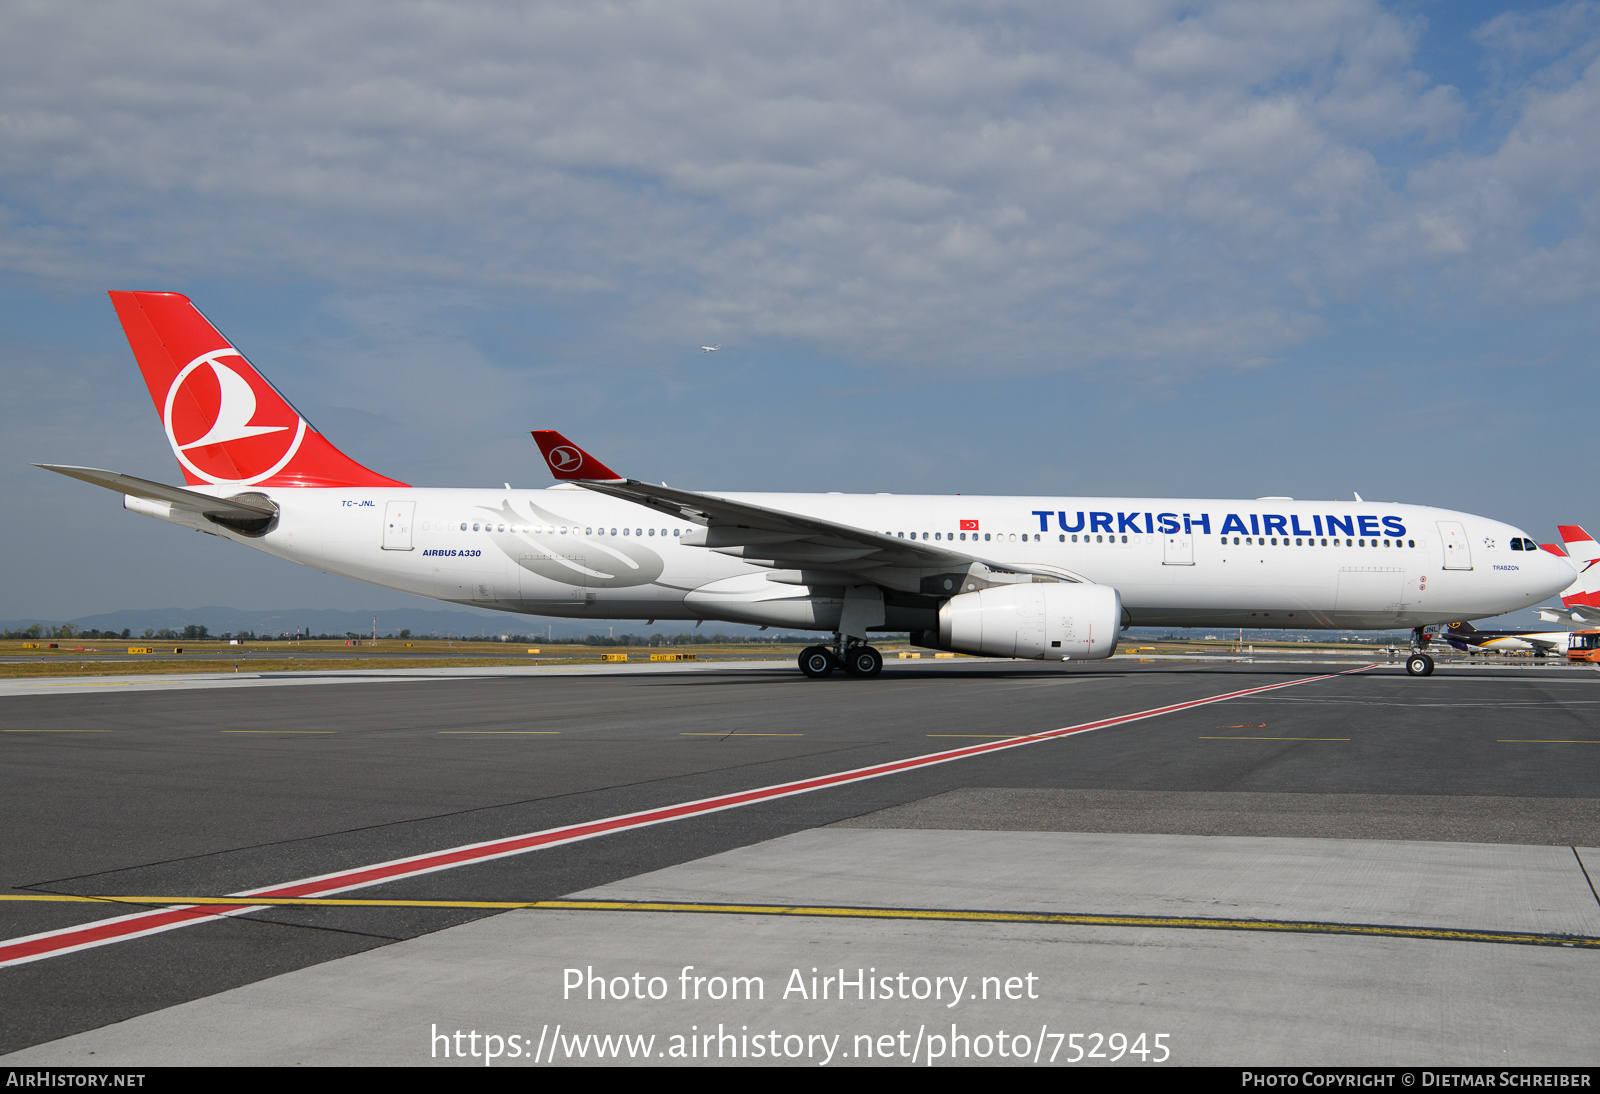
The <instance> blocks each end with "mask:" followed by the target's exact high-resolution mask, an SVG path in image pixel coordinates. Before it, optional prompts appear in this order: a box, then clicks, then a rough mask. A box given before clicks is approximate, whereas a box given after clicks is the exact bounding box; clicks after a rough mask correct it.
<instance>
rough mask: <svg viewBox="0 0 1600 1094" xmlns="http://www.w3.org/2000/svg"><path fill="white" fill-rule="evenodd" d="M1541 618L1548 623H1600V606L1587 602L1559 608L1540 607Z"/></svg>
mask: <svg viewBox="0 0 1600 1094" xmlns="http://www.w3.org/2000/svg"><path fill="white" fill-rule="evenodd" d="M1539 618H1540V619H1543V620H1544V621H1545V622H1546V623H1584V624H1588V625H1590V626H1594V625H1595V624H1600V608H1593V607H1590V606H1589V605H1587V604H1565V605H1562V606H1561V607H1559V608H1540V609H1539Z"/></svg>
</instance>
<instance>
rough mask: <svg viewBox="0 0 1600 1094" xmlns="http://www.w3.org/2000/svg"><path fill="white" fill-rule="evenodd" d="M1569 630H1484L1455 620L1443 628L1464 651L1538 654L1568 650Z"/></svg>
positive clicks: (1441, 634) (1448, 639)
mask: <svg viewBox="0 0 1600 1094" xmlns="http://www.w3.org/2000/svg"><path fill="white" fill-rule="evenodd" d="M1568 633H1569V632H1567V631H1526V630H1523V631H1517V630H1501V631H1480V630H1478V629H1477V628H1476V627H1474V626H1473V625H1472V624H1471V623H1451V624H1450V625H1449V626H1448V627H1446V628H1445V629H1444V630H1442V631H1440V632H1439V637H1440V638H1442V639H1444V640H1445V641H1446V642H1448V643H1449V644H1450V645H1451V646H1453V647H1454V648H1456V649H1458V650H1460V651H1461V652H1462V653H1471V652H1473V651H1475V650H1482V651H1485V652H1490V653H1528V652H1531V653H1533V654H1534V655H1535V656H1537V657H1544V656H1545V655H1546V654H1551V653H1554V654H1564V653H1566V652H1567V635H1568Z"/></svg>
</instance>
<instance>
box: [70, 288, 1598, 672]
mask: <svg viewBox="0 0 1600 1094" xmlns="http://www.w3.org/2000/svg"><path fill="white" fill-rule="evenodd" d="M111 300H112V303H113V304H114V305H115V307H116V309H117V315H118V317H119V318H120V319H121V321H122V326H123V330H124V331H125V332H126V333H127V336H128V342H129V344H130V345H131V346H132V348H133V354H134V357H135V359H136V360H137V361H138V364H139V369H140V371H141V372H142V373H143V374H144V378H145V382H146V384H148V385H149V388H150V395H151V398H152V399H153V400H154V401H155V406H156V410H157V411H158V412H159V413H160V415H161V424H162V427H163V428H164V429H165V431H166V435H167V442H168V443H169V444H170V445H171V446H172V452H173V455H174V456H176V457H177V459H178V463H179V465H180V466H181V467H182V469H183V475H184V480H185V483H186V484H187V485H186V486H184V487H175V486H166V485H163V484H160V483H155V482H150V481H147V480H144V479H137V478H134V477H132V476H128V475H122V474H118V473H116V472H112V471H102V470H97V469H94V468H83V467H64V466H58V465H50V464H41V465H40V466H42V467H47V468H48V469H49V470H52V471H58V472H60V473H62V474H65V475H70V476H72V477H74V478H79V479H83V480H85V481H87V482H92V483H95V484H97V485H99V486H104V487H107V488H109V489H112V490H115V491H117V492H118V493H121V494H123V495H125V496H124V498H123V506H124V508H127V509H130V510H132V511H134V512H136V513H143V514H145V515H146V516H152V517H157V518H159V519H161V520H165V521H170V522H171V523H173V524H178V525H182V526H184V527H186V528H193V529H197V530H199V531H202V532H208V533H210V534H212V535H216V536H221V537H223V538H225V539H230V540H233V541H234V542H237V543H242V544H245V545H247V546H250V547H255V548H258V549H260V550H263V551H267V552H269V553H271V554H274V555H277V556H279V557H280V558H286V559H289V560H290V561H293V562H300V563H305V564H306V565H308V566H315V567H317V568H318V569H320V570H326V571H329V572H331V573H337V574H343V575H345V576H347V577H353V578H357V579H359V580H361V581H368V582H371V583H373V584H375V585H382V586H385V587H387V588H391V589H400V590H403V591H405V592H408V593H416V594H418V595H420V596H427V597H432V598H434V599H436V600H444V601H449V602H452V603H457V604H470V605H475V606H478V607H485V608H495V609H499V610H501V611H507V612H519V613H524V614H529V615H546V616H564V617H568V618H576V619H684V620H688V619H695V620H703V619H710V620H722V621H727V622H733V623H753V624H761V625H766V626H774V627H785V628H793V629H802V630H815V631H822V632H831V633H832V635H833V639H832V642H831V643H829V644H826V645H817V646H813V647H811V648H810V649H807V650H806V651H805V652H804V653H803V654H802V655H801V657H800V667H801V669H802V670H803V671H804V672H805V673H806V674H807V675H810V676H826V675H828V674H829V673H831V672H832V671H833V670H834V669H835V668H836V667H843V668H844V670H845V671H846V672H848V673H850V674H851V675H855V676H863V677H870V676H875V675H876V674H877V673H878V672H879V671H880V670H881V668H882V665H883V658H882V657H881V656H880V655H879V654H878V652H877V651H876V650H875V649H873V648H872V646H871V645H870V638H871V636H872V635H873V634H874V633H877V632H883V631H909V632H911V635H912V641H913V642H915V643H917V644H920V645H923V646H928V647H932V648H935V649H943V650H953V651H958V652H962V653H970V654H978V655H987V656H994V657H1023V658H1035V659H1040V660H1058V659H1059V660H1068V659H1093V658H1103V657H1109V656H1111V654H1112V653H1113V651H1114V650H1115V649H1116V645H1117V635H1118V633H1119V631H1120V630H1121V629H1122V628H1123V627H1125V626H1129V625H1141V626H1166V627H1217V628H1224V627H1296V628H1372V629H1377V628H1394V627H1411V628H1414V634H1416V635H1417V636H1418V638H1419V640H1420V636H1421V628H1422V627H1424V626H1426V625H1428V624H1433V623H1445V622H1452V621H1455V620H1461V619H1481V618H1483V617H1485V616H1493V615H1499V614H1501V613H1503V612H1508V611H1512V610H1515V609H1518V608H1525V607H1528V606H1530V605H1533V604H1537V603H1539V602H1540V601H1542V600H1544V599H1545V598H1546V597H1549V596H1550V595H1552V594H1553V593H1556V592H1558V591H1560V590H1561V589H1563V588H1565V587H1566V586H1567V585H1569V584H1570V583H1571V582H1572V581H1573V578H1574V571H1573V568H1572V566H1571V565H1570V564H1569V563H1568V562H1567V560H1565V559H1564V558H1560V557H1557V556H1556V555H1553V554H1551V553H1549V552H1546V551H1542V550H1539V549H1538V548H1537V547H1536V545H1535V544H1534V542H1533V540H1532V539H1530V538H1529V537H1528V536H1527V535H1525V534H1524V533H1523V532H1522V531H1521V530H1520V529H1517V528H1513V527H1511V526H1510V525H1506V524H1502V523H1500V522H1498V521H1493V520H1488V519H1486V518H1484V517H1478V516H1473V515H1471V514H1468V513H1456V512H1451V511H1448V510H1443V509H1431V508H1427V507H1423V506H1418V505H1401V504H1392V503H1376V502H1364V501H1358V502H1354V503H1351V502H1304V501H1300V502H1297V501H1294V500H1292V499H1289V498H1261V499H1257V500H1255V501H1217V500H1181V499H1170V498H1077V497H1072V498H1047V497H975V496H965V497H963V496H956V497H943V496H926V495H903V494H900V495H896V494H708V493H698V492H694V491H690V490H678V489H673V488H670V487H667V486H653V485H651V484H649V483H645V482H640V481H637V480H634V479H628V478H624V477H623V476H621V475H618V474H616V473H615V472H614V471H612V470H611V469H610V468H608V467H606V466H605V465H604V464H602V463H601V462H599V461H598V460H596V459H595V458H594V457H593V456H591V455H589V454H588V453H586V452H584V451H583V450H582V449H581V448H579V447H578V446H577V445H575V444H573V443H572V442H570V441H568V440H567V439H566V438H564V437H562V436H561V435H560V434H559V433H554V432H547V431H541V432H536V433H534V435H533V436H534V439H535V440H536V441H537V442H538V445H539V449H540V451H541V452H542V453H543V454H544V458H545V462H546V464H547V465H548V467H549V468H550V471H551V473H552V474H553V475H554V476H555V478H556V479H557V480H559V481H558V482H557V484H556V485H555V486H552V487H549V488H547V489H544V490H512V489H510V488H509V487H508V488H506V489H432V488H418V487H412V486H407V485H406V484H405V483H403V482H398V481H396V480H394V479H391V478H387V477H385V476H383V475H379V474H377V473H376V472H373V471H370V470H368V469H367V468H365V467H363V466H361V465H360V464H358V463H356V462H355V461H354V460H352V459H350V458H349V457H348V456H346V455H345V454H344V453H342V452H340V451H339V450H338V449H337V448H335V447H334V446H333V445H332V444H330V443H329V442H328V440H327V439H326V438H324V437H323V436H322V434H321V433H319V432H317V431H316V430H315V429H314V428H313V427H312V426H311V424H310V423H309V422H307V421H306V419H305V418H304V417H303V416H302V415H301V414H300V413H299V412H298V411H297V410H295V408H294V407H293V406H292V405H291V404H290V403H289V402H288V400H286V399H285V398H283V396H281V395H280V394H278V392H277V390H276V389H274V388H273V387H272V385H271V384H269V383H267V381H266V380H265V379H264V378H263V377H262V376H261V375H260V373H258V372H257V371H256V370H255V369H254V368H253V367H252V366H251V365H250V363H249V362H248V361H246V360H245V358H244V356H243V355H242V354H241V353H240V352H239V351H238V350H237V349H235V348H234V347H233V346H232V345H230V344H229V342H228V341H227V339H225V338H223V337H222V335H221V334H219V333H218V332H217V331H216V329H215V328H214V327H213V326H212V325H211V324H210V323H209V322H207V321H206V319H205V317H204V316H202V315H201V314H200V312H199V311H198V310H196V309H195V307H194V305H192V304H191V303H190V302H189V300H188V299H187V298H186V297H183V296H180V295H179V294H177V293H158V292H114V293H112V294H111ZM1407 668H1408V670H1409V671H1410V672H1412V673H1413V674H1414V675H1425V674H1427V673H1429V672H1431V671H1432V670H1433V662H1432V660H1431V659H1429V658H1428V656H1427V655H1426V654H1425V653H1422V652H1421V650H1420V648H1418V649H1416V650H1415V651H1414V653H1413V656H1412V657H1411V658H1410V659H1409V660H1408V662H1407Z"/></svg>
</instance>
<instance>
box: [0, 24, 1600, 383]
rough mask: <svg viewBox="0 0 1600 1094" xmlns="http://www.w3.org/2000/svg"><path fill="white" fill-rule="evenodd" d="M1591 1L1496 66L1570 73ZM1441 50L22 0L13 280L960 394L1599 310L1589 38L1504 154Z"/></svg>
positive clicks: (1329, 27)
mask: <svg viewBox="0 0 1600 1094" xmlns="http://www.w3.org/2000/svg"><path fill="white" fill-rule="evenodd" d="M1591 8H1592V5H1584V4H1577V5H1567V6H1566V7H1565V8H1563V9H1561V10H1560V11H1558V12H1557V13H1556V15H1552V16H1550V17H1549V18H1548V19H1546V20H1545V21H1544V22H1540V21H1538V20H1536V19H1535V20H1524V21H1522V22H1517V21H1515V20H1509V19H1507V20H1496V21H1495V22H1494V23H1491V24H1490V25H1489V26H1488V27H1487V28H1485V30H1484V32H1483V33H1482V34H1481V35H1480V38H1481V39H1482V40H1483V41H1484V42H1485V43H1486V44H1488V45H1489V46H1490V47H1491V48H1494V49H1498V50H1499V51H1500V54H1504V55H1509V54H1510V53H1516V55H1517V56H1518V57H1519V58H1520V57H1525V56H1528V55H1532V54H1536V53H1538V51H1539V50H1540V49H1545V50H1546V52H1548V49H1549V47H1548V45H1546V44H1541V43H1547V42H1548V41H1550V40H1551V36H1552V33H1553V32H1551V31H1549V29H1548V26H1547V24H1549V25H1556V26H1557V27H1558V30H1560V31H1561V32H1562V33H1569V34H1570V27H1571V26H1573V25H1581V26H1588V27H1591V29H1592V25H1593V20H1590V21H1589V22H1588V23H1585V22H1584V21H1583V20H1584V18H1587V16H1585V14H1584V13H1585V12H1588V11H1589V10H1590V9H1591ZM1552 20H1553V21H1554V22H1553V23H1552ZM1563 20H1564V21H1563ZM1421 30H1422V28H1421V25H1420V24H1416V23H1412V22H1408V21H1406V20H1403V19H1400V18H1397V17H1395V16H1393V15H1391V14H1389V13H1387V12H1386V11H1385V10H1384V9H1383V8H1382V7H1380V6H1378V5H1376V4H1375V3H1371V2H1367V0H1328V2H1322V3H1308V4H1281V3H1256V2H1247V0H1219V2H1215V3H1209V4H1199V5H1191V4H1179V3H1155V2H1146V3H1131V4H1120V5H1114V6H1111V5H1084V6H1082V7H1081V8H1080V7H1076V6H1067V5H1061V4H1056V3H1042V4H1037V5H1034V4H1024V3H1015V4H1009V5H998V6H994V5H978V4H972V5H965V4H954V3H950V4H942V5H919V4H907V3H887V2H885V3H851V4H844V3H815V4H805V5H795V4H779V3H770V2H768V3H763V2H759V0H741V2H732V0H701V2H681V3H671V4H667V3H659V2H645V0H639V2H626V3H623V2H618V3H609V4H593V3H581V4H579V3H574V4H543V5H536V6H527V5H521V4H494V3H451V4H442V3H423V2H411V3H396V4H390V5H380V6H374V5H355V4H346V3H318V4H309V3H307V4H300V5H288V6H284V5H278V6H275V7H273V8H271V9H267V8H252V7H250V6H239V5H232V6H217V5H212V4H202V3H165V4H161V3H149V2H142V3H137V4H135V3H110V4H96V5H93V6H92V7H82V8H80V7H76V6H74V5H64V4H42V3H41V4H32V5H20V6H18V5H14V6H13V7H12V9H11V12H10V14H9V15H8V33H7V35H6V37H5V39H4V40H3V41H0V102H3V103H4V107H3V108H0V142H3V143H4V146H5V147H6V148H7V155H6V157H5V158H4V160H3V161H0V203H3V206H4V208H3V209H0V212H3V213H4V215H5V220H4V221H3V222H0V228H3V231H0V266H3V267H4V268H6V269H9V270H11V271H14V272H21V273H25V274H32V275H37V276H41V277H47V278H51V279H55V280H75V281H87V282H93V283H95V284H96V285H97V286H98V284H99V282H100V281H102V280H104V279H107V278H109V277H113V276H115V277H117V278H119V279H120V278H127V277H134V276H137V277H138V278H140V279H141V280H143V281H146V282H148V281H149V280H150V279H151V278H160V277H197V276H229V277H239V276H252V275H258V274H259V275H262V276H268V277H283V276H287V277H291V278H315V279H319V280H323V281H325V282H328V283H330V284H332V285H333V286H335V288H336V289H337V290H338V291H340V292H342V293H344V294H346V296H347V297H352V296H359V295H361V294H364V293H375V294H378V295H380V296H381V295H384V294H389V293H400V294H405V293H416V294H418V295H424V294H421V293H420V289H421V288H424V287H427V286H438V285H449V286H452V287H454V288H455V289H457V290H459V289H462V288H475V289H478V290H481V291H483V292H484V293H487V294H501V295H505V294H525V295H526V296H527V297H528V298H530V299H533V300H536V301H538V302H539V304H540V305H541V306H542V307H544V308H550V309H559V308H562V307H579V308H584V309H590V310H591V311H593V312H594V313H595V314H600V313H602V312H603V313H604V314H605V315H607V316H608V317H609V322H608V324H607V326H608V327H609V332H608V333H607V334H606V335H605V337H606V338H608V339H611V340H612V344H614V345H615V346H616V347H617V353H618V357H619V359H621V360H624V361H626V360H627V359H628V356H629V353H630V352H632V353H634V354H636V355H637V354H641V353H642V352H643V350H642V349H641V348H640V347H648V346H652V345H658V344H660V343H661V342H662V341H663V340H678V341H684V342H689V341H693V340H695V339H698V338H701V337H725V338H729V339H733V338H738V339H742V340H744V341H746V342H750V341H756V340H761V339H798V340H802V341H805V342H808V343H811V344H813V345H815V346H816V347H818V348H820V349H821V350H822V351H824V352H831V353H837V354H840V355H842V356H845V357H847V358H849V359H852V360H858V361H882V362H888V363H892V364H897V365H901V366H906V367H919V368H932V369H940V370H944V369H953V368H960V367H968V366H969V365H970V363H971V362H972V361H974V360H981V361H984V362H986V363H988V365H989V367H992V368H995V369H1014V370H1018V371H1042V370H1052V369H1057V368H1062V367H1079V366H1083V365H1086V364H1091V363H1095V362H1104V361H1116V362H1119V363H1120V364H1123V365H1127V364H1133V365H1138V364H1140V363H1142V362H1162V363H1163V364H1178V365H1191V366H1192V365H1201V366H1204V365H1216V364H1239V363H1247V362H1253V361H1258V360H1260V359H1263V358H1270V357H1271V356H1272V355H1274V354H1276V353H1278V352H1280V351H1282V350H1283V349H1284V348H1285V347H1287V346H1291V345H1293V344H1294V343H1296V342H1297V341H1299V340H1302V339H1304V338H1305V337H1307V335H1308V334H1309V333H1310V332H1312V331H1315V330H1317V329H1319V326H1320V323H1321V319H1320V301H1323V300H1326V299H1330V298H1338V297H1349V296H1351V295H1352V294H1356V295H1359V294H1362V293H1369V294H1374V296H1375V298H1377V299H1382V298H1383V297H1384V296H1385V295H1386V293H1387V292H1388V291H1389V287H1388V285H1389V282H1388V280H1387V279H1389V278H1391V277H1395V276H1398V273H1397V271H1406V270H1415V269H1417V268H1422V269H1432V268H1434V267H1436V266H1439V265H1443V266H1444V267H1445V268H1447V269H1449V270H1450V271H1451V273H1452V275H1453V276H1454V277H1455V278H1456V279H1457V283H1459V284H1463V285H1465V286H1467V287H1468V288H1469V290H1472V291H1485V292H1488V291H1496V292H1498V291H1504V289H1505V287H1506V286H1507V285H1508V284H1511V285H1514V286H1515V288H1516V291H1518V292H1521V293H1524V294H1527V295H1529V296H1534V297H1538V296H1541V295H1544V296H1552V297H1553V296H1558V295H1560V293H1561V292H1566V293H1568V294H1569V295H1570V294H1571V293H1572V292H1574V291H1578V292H1591V291H1593V288H1592V286H1593V285H1594V284H1595V281H1596V279H1595V275H1594V268H1595V266H1594V264H1595V255H1596V251H1597V248H1596V245H1595V236H1594V231H1595V224H1594V216H1593V213H1594V209H1593V206H1592V202H1593V197H1592V195H1593V193H1594V190H1595V187H1594V182H1595V175H1596V168H1597V164H1596V156H1597V155H1600V152H1597V146H1596V145H1595V143H1594V142H1593V141H1592V139H1590V136H1589V135H1590V134H1592V133H1593V132H1595V131H1596V130H1595V121H1596V118H1595V109H1596V104H1595V77H1594V73H1593V71H1592V70H1590V69H1584V68H1583V67H1582V66H1581V65H1576V66H1575V65H1574V63H1573V62H1571V60H1570V58H1571V57H1572V56H1574V55H1577V54H1581V53H1582V50H1581V49H1579V50H1577V51H1576V54H1575V53H1574V51H1573V50H1571V49H1569V50H1567V51H1565V52H1562V53H1561V54H1560V57H1561V60H1560V61H1559V62H1556V63H1559V64H1565V65H1566V66H1567V67H1566V68H1565V69H1562V70H1561V71H1560V72H1556V71H1554V69H1552V67H1551V65H1550V64H1549V63H1545V62H1540V63H1541V64H1543V65H1544V67H1539V68H1537V74H1538V78H1537V79H1535V78H1533V77H1529V81H1530V83H1529V87H1530V88H1531V90H1529V91H1528V92H1527V94H1526V95H1525V96H1524V97H1523V98H1522V99H1521V100H1519V103H1520V105H1519V106H1518V114H1517V117H1516V119H1515V124H1513V125H1511V126H1510V127H1509V131H1508V134H1507V136H1506V139H1505V141H1504V142H1503V144H1502V145H1501V146H1500V147H1499V148H1497V149H1495V150H1493V151H1492V152H1491V153H1489V154H1486V155H1475V154H1472V153H1469V152H1466V151H1463V150H1460V149H1459V148H1457V147H1456V146H1454V145H1453V144H1452V140H1453V136H1454V134H1455V132H1456V130H1457V128H1458V127H1459V126H1460V125H1461V123H1462V121H1463V119H1464V117H1465V113H1466V110H1465V107H1464V105H1463V103H1462V102H1461V101H1460V97H1459V95H1457V94H1456V93H1455V91H1454V89H1452V88H1448V87H1440V86H1433V85H1430V84H1429V83H1428V82H1427V81H1426V80H1425V79H1423V78H1422V77H1421V76H1420V75H1419V74H1418V73H1417V72H1416V71H1414V70H1413V69H1412V67H1411V56H1412V52H1413V50H1414V49H1415V46H1416V41H1417V39H1418V36H1419V34H1420V33H1421ZM1541 56H1543V55H1541ZM1519 63H1521V62H1519ZM1563 73H1565V75H1563ZM1397 167H1398V168H1399V169H1400V170H1398V171H1397V170H1396V168H1397ZM1406 169H1410V172H1409V174H1406V173H1405V170H1406ZM1552 201H1554V202H1556V203H1557V204H1560V203H1562V202H1565V203H1568V204H1569V205H1570V206H1571V208H1572V210H1573V214H1572V217H1571V218H1569V219H1570V223H1567V222H1566V221H1563V222H1562V223H1561V226H1558V227H1557V228H1555V229H1549V228H1548V227H1547V228H1546V229H1545V231H1544V234H1543V235H1542V236H1541V235H1540V234H1539V228H1538V222H1539V218H1540V215H1541V211H1542V210H1546V209H1548V208H1549V207H1550V204H1551V202H1552ZM1574 286H1578V288H1576V289H1575V288H1574ZM629 347H632V348H631V351H630V348H629ZM485 367H489V366H485Z"/></svg>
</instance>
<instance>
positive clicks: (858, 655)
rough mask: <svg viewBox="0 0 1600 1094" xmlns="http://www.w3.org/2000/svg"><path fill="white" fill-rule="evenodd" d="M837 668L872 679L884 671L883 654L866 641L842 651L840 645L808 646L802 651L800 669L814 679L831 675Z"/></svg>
mask: <svg viewBox="0 0 1600 1094" xmlns="http://www.w3.org/2000/svg"><path fill="white" fill-rule="evenodd" d="M836 668H843V669H844V671H845V672H846V673H847V674H848V675H850V676H855V677H859V678H860V679H862V680H870V679H872V678H873V677H874V676H877V675H878V674H879V673H880V672H882V671H883V654H881V653H879V652H878V651H877V650H875V649H873V648H872V647H871V646H868V645H866V644H865V643H858V644H856V645H853V646H846V647H845V648H844V650H843V651H842V653H841V652H840V651H839V650H838V647H834V648H832V649H830V648H829V647H827V646H807V647H806V648H805V649H803V650H801V651H800V671H801V672H803V673H805V674H806V675H807V676H809V677H811V678H812V679H813V680H820V679H822V678H823V677H824V676H830V675H832V673H833V670H834V669H836Z"/></svg>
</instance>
